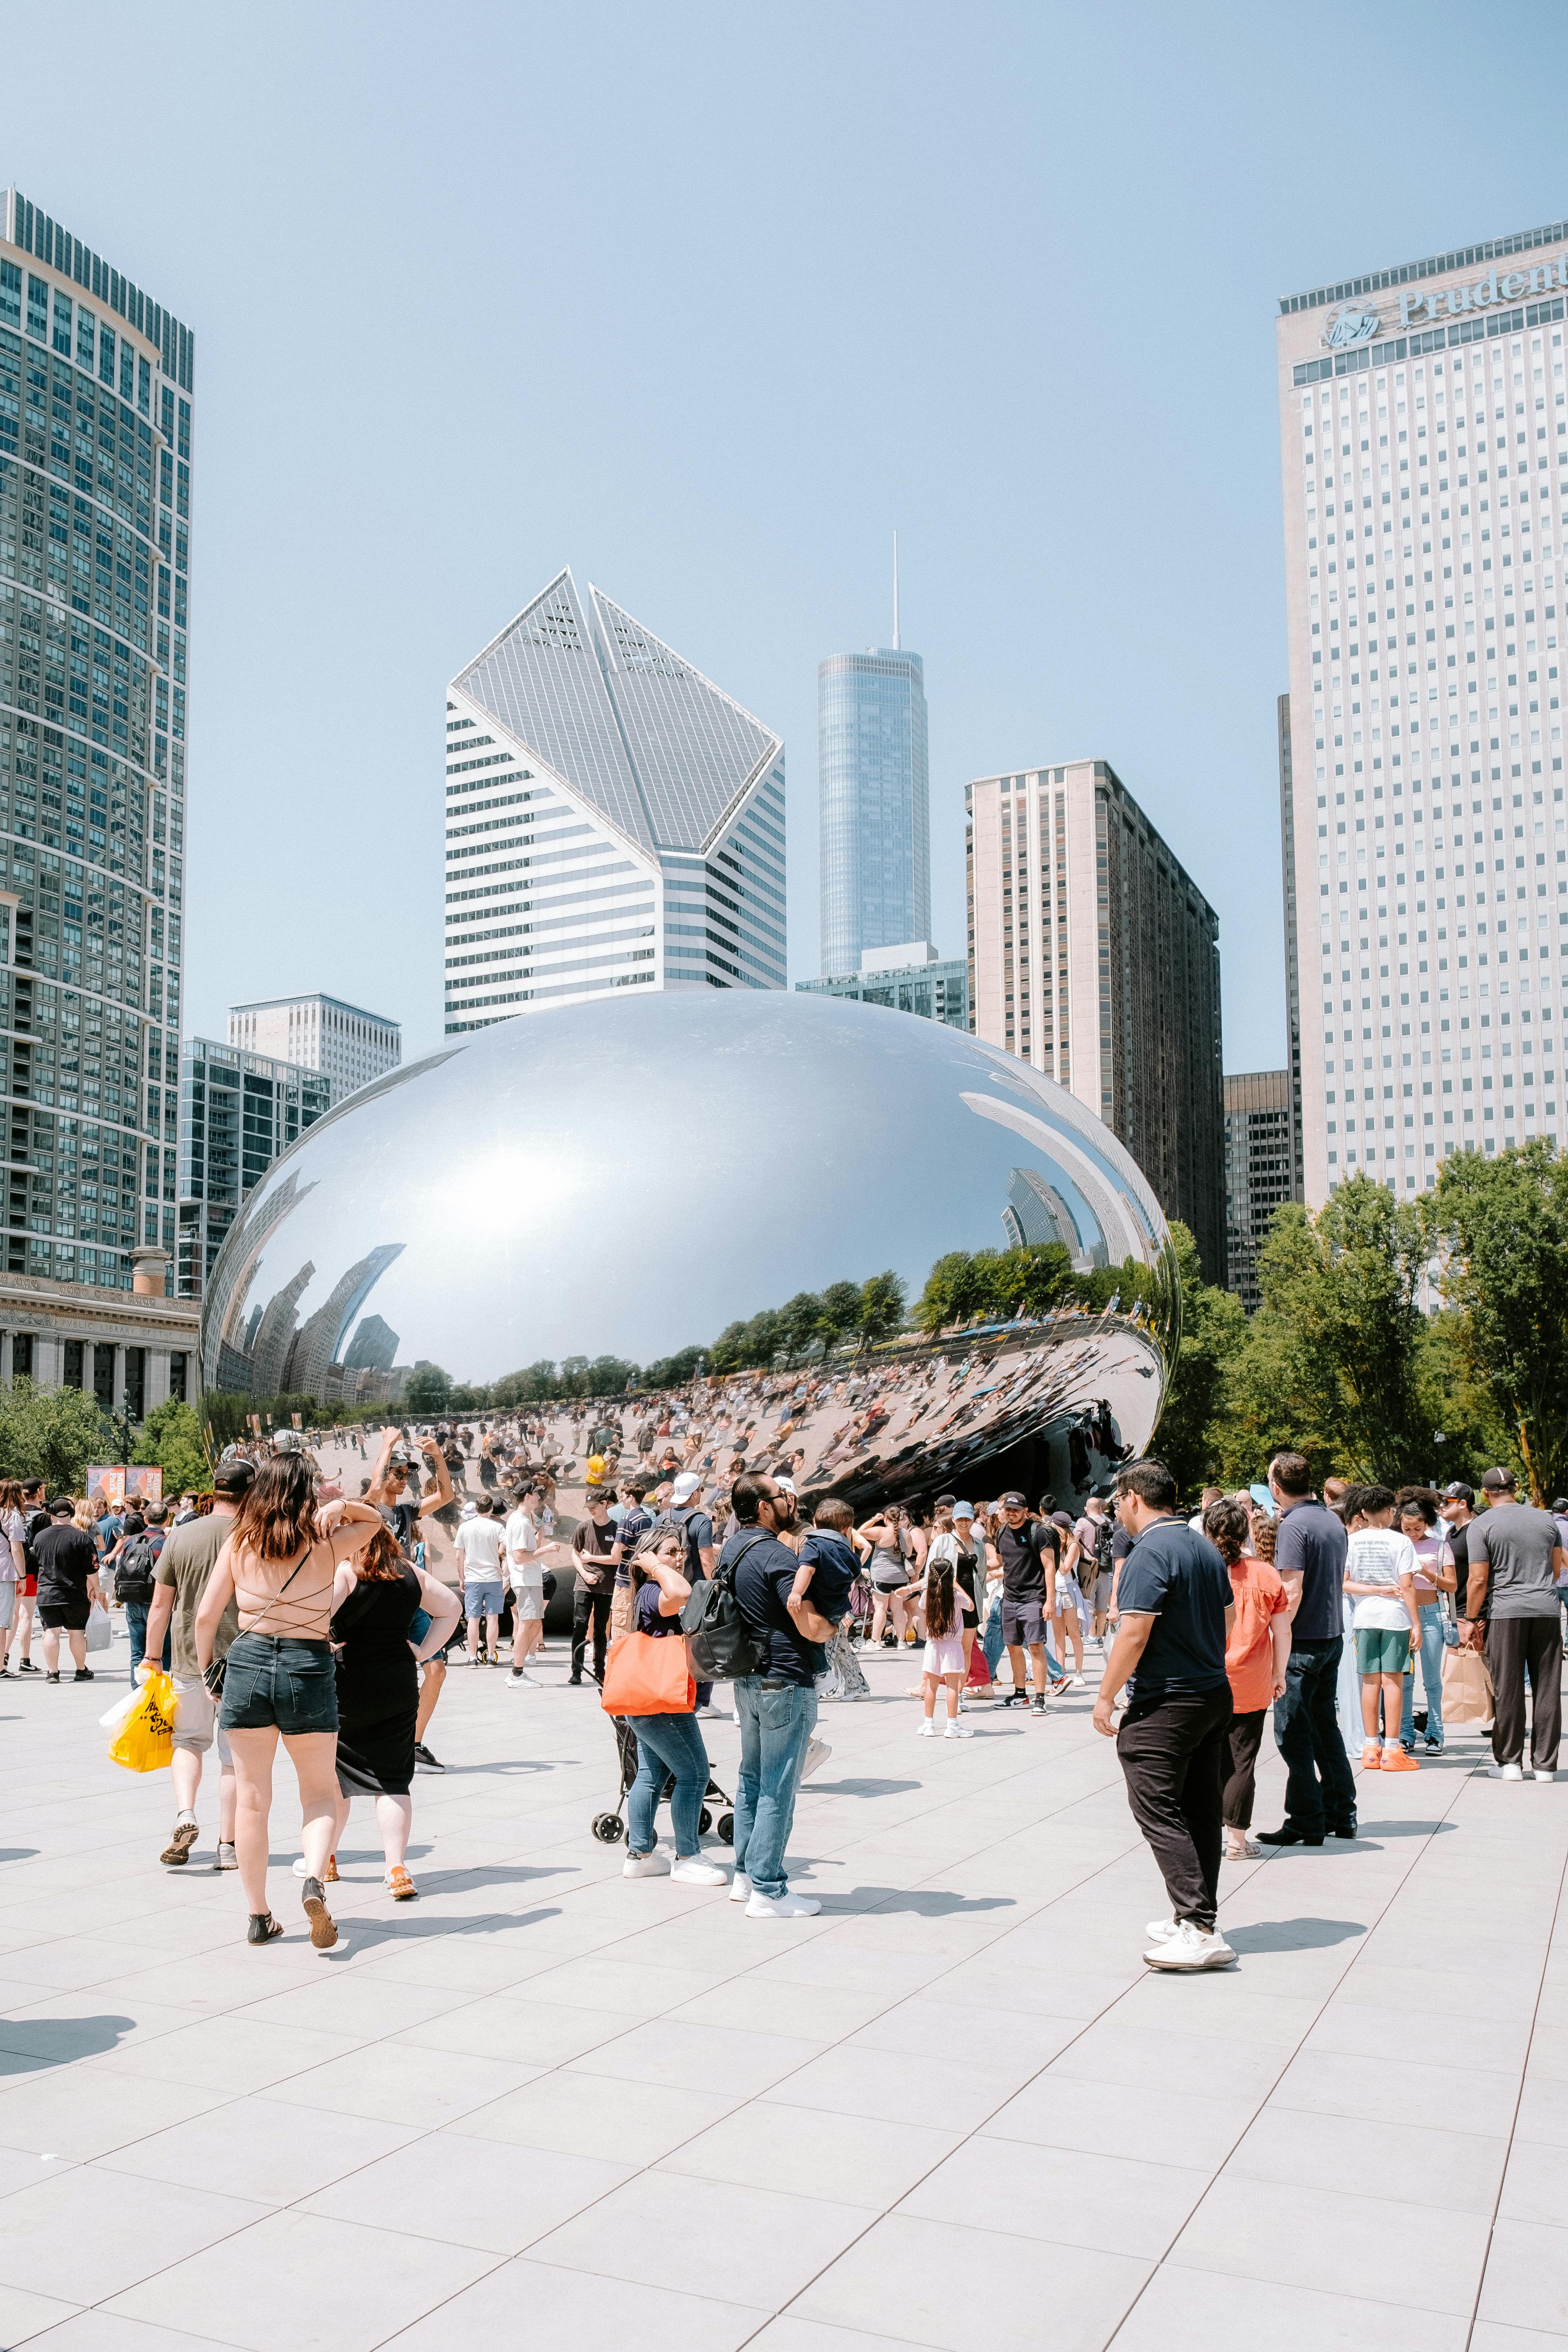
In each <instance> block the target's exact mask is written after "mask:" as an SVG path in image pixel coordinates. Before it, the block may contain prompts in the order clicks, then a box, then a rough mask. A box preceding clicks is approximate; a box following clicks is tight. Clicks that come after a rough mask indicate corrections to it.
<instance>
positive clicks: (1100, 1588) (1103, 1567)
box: [1073, 1495, 1116, 1643]
mask: <svg viewBox="0 0 1568 2352" xmlns="http://www.w3.org/2000/svg"><path fill="white" fill-rule="evenodd" d="M1073 1533H1074V1534H1075V1535H1076V1536H1077V1538H1078V1539H1079V1547H1080V1549H1081V1550H1082V1553H1083V1556H1084V1558H1085V1559H1087V1560H1091V1561H1092V1562H1093V1573H1094V1581H1093V1583H1092V1585H1091V1586H1090V1587H1089V1608H1090V1611H1091V1612H1092V1628H1091V1629H1092V1633H1093V1637H1094V1639H1095V1640H1096V1641H1097V1642H1100V1643H1103V1642H1104V1640H1105V1628H1106V1623H1107V1620H1108V1618H1109V1616H1110V1585H1111V1579H1112V1578H1113V1576H1114V1575H1115V1573H1116V1554H1115V1544H1116V1522H1115V1520H1114V1519H1113V1518H1112V1517H1111V1516H1110V1512H1109V1511H1108V1510H1107V1509H1106V1507H1105V1498H1104V1496H1102V1495H1091V1496H1089V1500H1088V1501H1087V1502H1086V1503H1085V1505H1084V1507H1083V1517H1081V1518H1080V1519H1079V1523H1078V1525H1077V1527H1076V1528H1074V1529H1073Z"/></svg>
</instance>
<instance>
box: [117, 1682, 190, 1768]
mask: <svg viewBox="0 0 1568 2352" xmlns="http://www.w3.org/2000/svg"><path fill="white" fill-rule="evenodd" d="M176 1705H177V1701H176V1699H175V1697H174V1683H173V1681H172V1679H171V1678H170V1676H169V1675H149V1676H148V1678H147V1680H146V1681H145V1682H144V1683H143V1684H142V1693H141V1696H140V1697H139V1698H138V1699H137V1701H136V1704H135V1706H133V1707H132V1710H131V1712H130V1714H129V1715H128V1716H127V1717H126V1718H125V1721H124V1722H123V1723H122V1724H121V1727H120V1732H119V1736H118V1737H117V1738H116V1739H115V1742H114V1745H113V1746H112V1747H111V1748H110V1751H109V1760H110V1763H111V1764H123V1765H124V1767H125V1769H126V1770H127V1771H128V1772H161V1771H162V1770H163V1767H164V1765H165V1764H167V1762H168V1761H169V1759H170V1758H171V1757H172V1756H173V1754H174V1708H175V1706H176Z"/></svg>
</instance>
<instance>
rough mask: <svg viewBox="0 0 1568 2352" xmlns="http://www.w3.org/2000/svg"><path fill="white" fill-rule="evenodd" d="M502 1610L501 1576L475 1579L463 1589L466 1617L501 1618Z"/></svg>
mask: <svg viewBox="0 0 1568 2352" xmlns="http://www.w3.org/2000/svg"><path fill="white" fill-rule="evenodd" d="M500 1608H501V1593H500V1577H499V1576H480V1577H475V1578H474V1579H472V1580H471V1581H470V1582H468V1583H467V1584H465V1585H464V1587H463V1614H464V1616H465V1617H469V1618H473V1617H499V1616H500Z"/></svg>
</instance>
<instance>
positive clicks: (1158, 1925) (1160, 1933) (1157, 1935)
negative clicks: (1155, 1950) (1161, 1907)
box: [1143, 1919, 1176, 1944]
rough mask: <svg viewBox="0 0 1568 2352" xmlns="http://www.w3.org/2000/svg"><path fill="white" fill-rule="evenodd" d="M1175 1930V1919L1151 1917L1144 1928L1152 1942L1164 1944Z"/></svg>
mask: <svg viewBox="0 0 1568 2352" xmlns="http://www.w3.org/2000/svg"><path fill="white" fill-rule="evenodd" d="M1175 1932H1176V1923H1175V1921H1174V1920H1173V1919H1151V1920H1150V1922H1149V1924H1148V1926H1147V1927H1145V1928H1144V1930H1143V1933H1144V1934H1145V1935H1146V1936H1147V1937H1148V1938H1149V1941H1150V1942H1151V1943H1152V1944H1163V1943H1164V1942H1165V1940H1166V1938H1167V1937H1171V1936H1173V1935H1174V1934H1175Z"/></svg>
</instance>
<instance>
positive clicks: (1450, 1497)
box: [1443, 1478, 1476, 1503]
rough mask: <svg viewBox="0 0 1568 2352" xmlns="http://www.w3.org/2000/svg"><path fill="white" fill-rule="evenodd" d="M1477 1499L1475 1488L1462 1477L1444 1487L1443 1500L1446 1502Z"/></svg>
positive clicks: (1463, 1501)
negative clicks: (1467, 1484)
mask: <svg viewBox="0 0 1568 2352" xmlns="http://www.w3.org/2000/svg"><path fill="white" fill-rule="evenodd" d="M1475 1499H1476V1490H1475V1488H1474V1487H1473V1486H1466V1484H1465V1482H1464V1480H1463V1479H1462V1478H1456V1479H1455V1481H1454V1483H1453V1485H1452V1486H1445V1487H1444V1489H1443V1500H1444V1501H1445V1502H1446V1503H1474V1501H1475Z"/></svg>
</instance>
